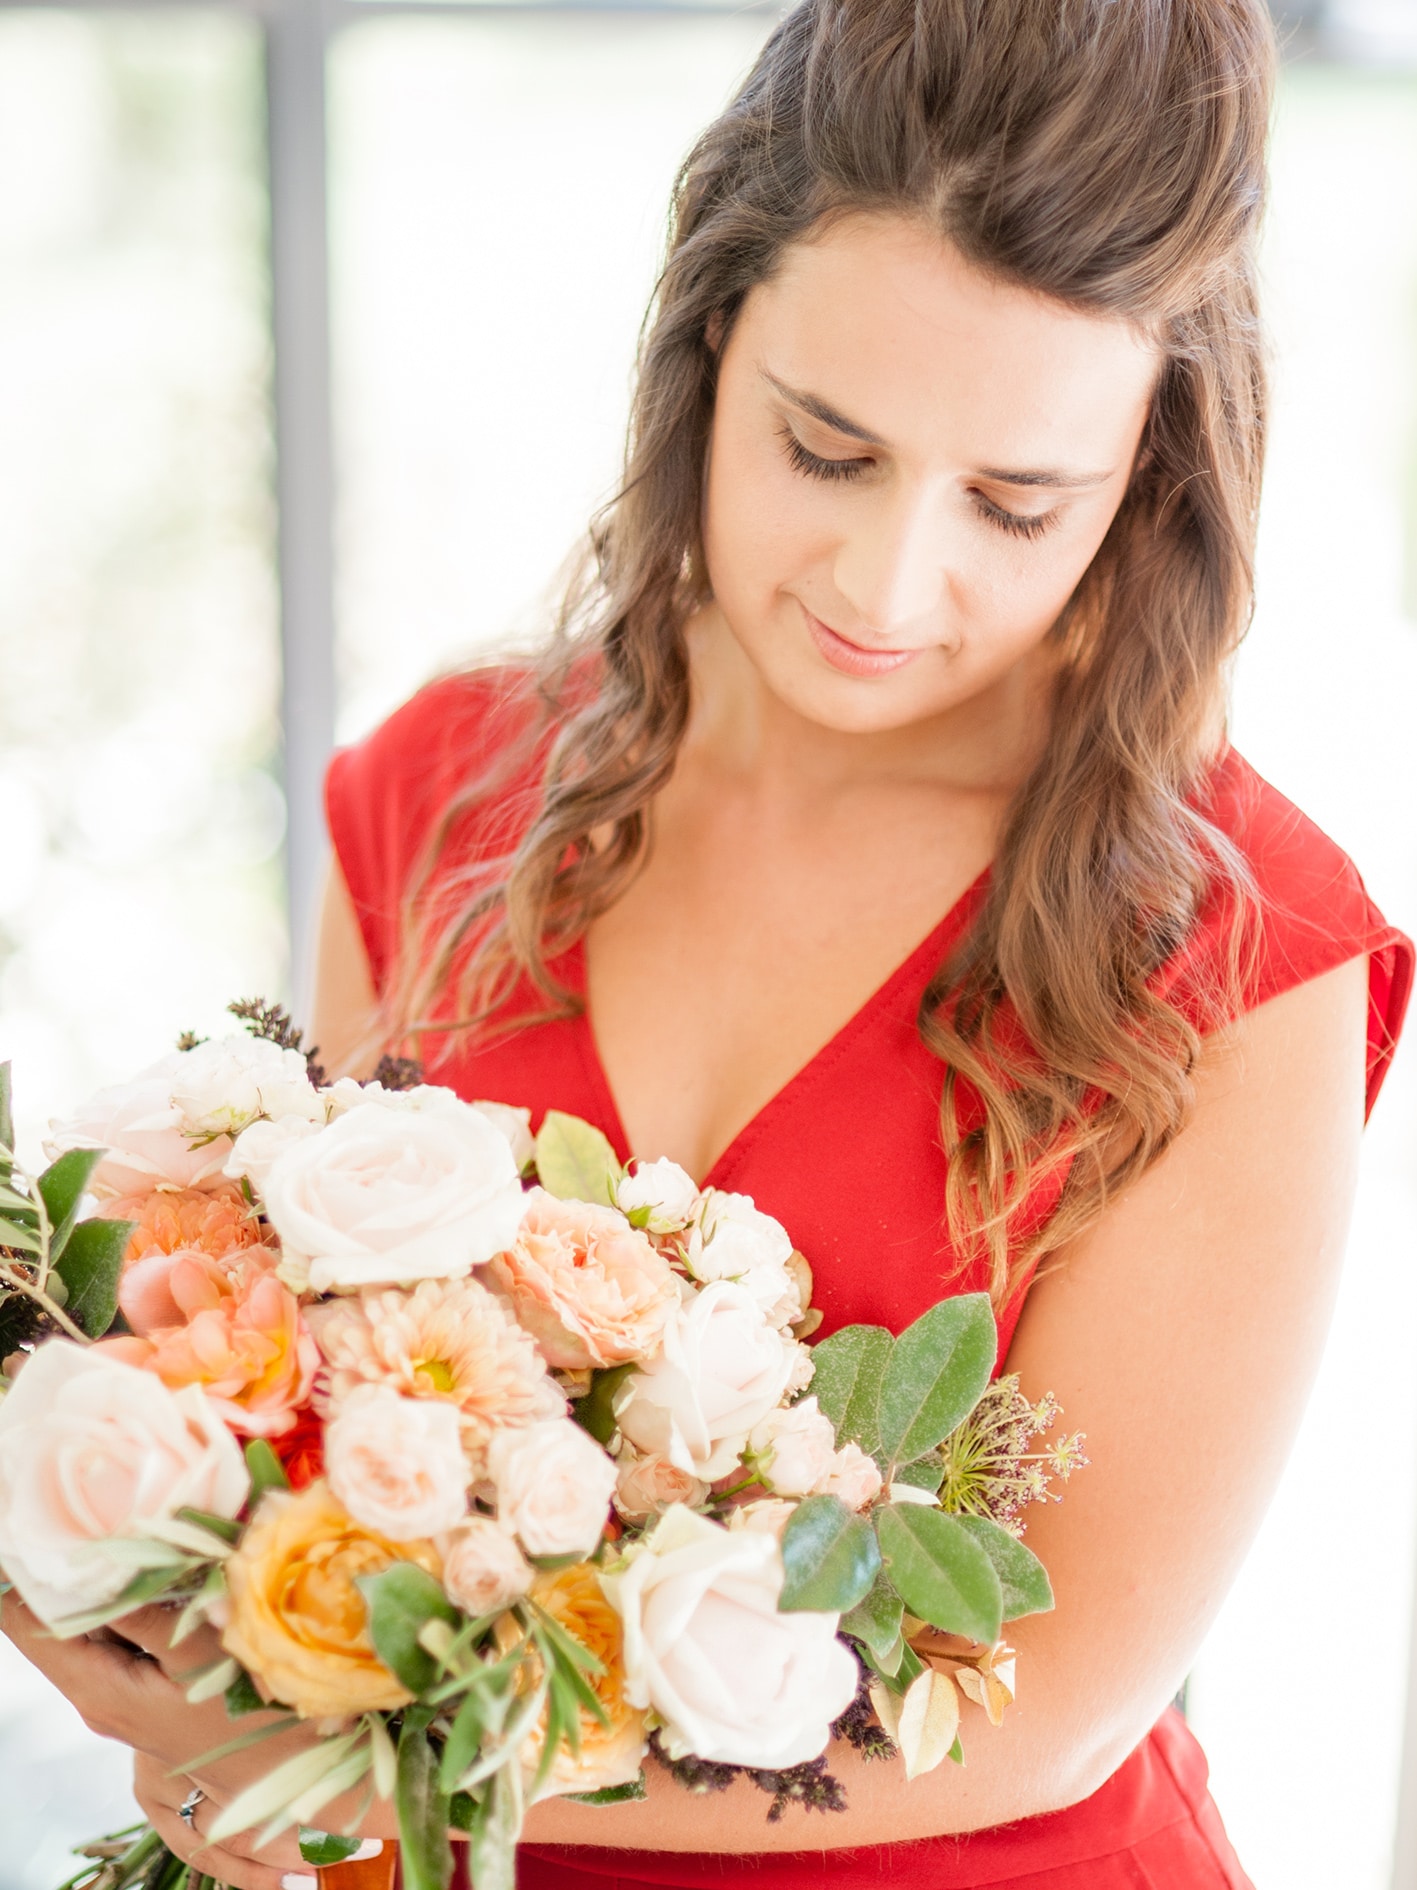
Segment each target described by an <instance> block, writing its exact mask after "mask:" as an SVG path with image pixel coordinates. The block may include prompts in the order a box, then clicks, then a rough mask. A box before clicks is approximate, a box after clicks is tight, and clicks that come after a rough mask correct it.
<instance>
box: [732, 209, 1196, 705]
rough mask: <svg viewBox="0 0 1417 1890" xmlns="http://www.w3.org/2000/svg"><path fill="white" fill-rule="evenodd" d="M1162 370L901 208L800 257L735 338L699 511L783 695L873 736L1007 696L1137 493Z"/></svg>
mask: <svg viewBox="0 0 1417 1890" xmlns="http://www.w3.org/2000/svg"><path fill="white" fill-rule="evenodd" d="M1158 365H1159V356H1158V354H1157V352H1156V350H1155V349H1154V348H1153V347H1152V346H1151V345H1150V344H1149V343H1147V342H1146V341H1145V340H1144V339H1143V338H1142V337H1141V336H1140V335H1139V334H1138V333H1137V331H1136V330H1135V329H1134V328H1132V327H1131V326H1130V325H1129V324H1127V323H1124V322H1122V321H1118V320H1113V319H1110V318H1107V317H1103V316H1098V315H1091V314H1081V313H1079V312H1077V311H1076V310H1073V309H1070V308H1067V307H1065V306H1064V305H1063V304H1061V303H1058V302H1052V301H1047V300H1044V299H1043V298H1042V297H1040V296H1037V295H1034V294H1031V293H1030V292H1028V291H1026V290H1023V289H1019V288H1014V287H1010V286H1007V285H1004V284H1000V283H998V282H995V281H993V280H992V279H991V278H989V277H988V276H985V275H984V274H982V273H981V272H980V271H978V270H977V269H975V268H974V267H972V266H971V265H970V264H969V263H967V262H966V261H964V259H963V258H962V257H961V256H960V255H959V253H958V252H957V251H956V250H955V249H954V248H953V247H952V246H951V245H949V244H948V243H946V242H944V241H942V240H941V238H939V237H938V236H936V235H933V234H932V233H930V232H929V231H927V230H924V229H922V228H921V227H919V226H918V225H916V224H913V223H911V222H908V221H907V220H905V219H904V218H900V217H892V216H870V217H867V216H855V217H851V218H848V219H843V220H841V221H839V222H836V223H835V224H833V225H831V226H830V227H829V228H828V229H827V230H826V231H825V232H824V233H823V234H821V235H819V236H817V237H815V238H813V239H812V240H811V241H809V242H804V243H800V244H798V245H796V246H795V247H794V248H793V249H792V250H790V251H789V252H788V254H787V256H786V257H785V258H784V260H783V263H782V266H781V268H780V269H779V270H778V272H777V274H776V275H774V276H773V278H772V279H771V280H770V281H768V282H766V283H763V284H761V285H760V286H759V287H757V288H756V289H754V290H753V292H752V293H751V294H750V295H749V296H748V298H747V300H746V301H745V303H744V305H743V308H742V310H741V312H740V314H739V318H738V320H737V322H736V323H735V325H734V327H733V329H732V332H731V333H730V335H729V337H728V340H727V342H726V344H725V346H724V348H723V352H722V359H721V361H720V369H719V382H718V396H717V403H716V407H715V413H714V422H713V432H712V447H711V452H710V458H709V473H708V484H707V492H706V498H705V514H704V544H705V552H706V556H707V562H708V575H709V581H710V584H711V586H712V589H713V595H714V600H715V603H716V604H717V606H718V609H719V611H720V612H721V613H722V616H723V618H724V620H725V621H726V623H727V625H728V628H729V630H730V631H731V632H732V635H733V636H734V638H735V639H736V640H737V642H738V644H739V645H740V646H741V648H742V650H743V651H744V653H745V654H746V655H747V657H748V659H749V661H750V662H751V663H752V665H753V666H754V668H755V669H756V671H757V673H758V675H759V677H760V678H761V680H762V681H763V683H765V684H766V686H767V688H768V689H769V690H770V691H771V692H772V694H773V695H775V696H776V697H777V698H779V700H780V701H781V702H783V703H784V704H786V705H787V706H788V707H790V708H791V709H793V710H795V711H796V712H797V713H798V714H800V715H802V716H804V717H806V718H807V719H808V720H810V721H812V722H814V723H817V724H820V725H822V726H824V727H827V728H832V729H837V730H842V731H855V732H865V731H884V730H888V729H891V728H898V727H904V726H905V725H907V724H910V723H914V722H919V721H921V720H924V719H926V718H928V717H931V716H936V715H941V714H944V713H947V712H949V711H950V710H953V709H957V708H959V707H961V706H962V705H964V704H967V703H970V702H981V703H982V701H983V700H984V699H986V698H988V697H989V696H990V695H991V694H998V692H1000V691H1001V690H1007V689H1008V687H1009V685H1010V683H1011V682H1012V681H1014V680H1017V679H1018V678H1019V677H1020V675H1022V674H1024V673H1026V672H1027V671H1028V669H1029V667H1030V659H1033V658H1036V657H1037V655H1038V654H1039V653H1040V652H1041V650H1042V648H1043V645H1044V643H1045V639H1046V638H1047V636H1048V632H1049V630H1050V628H1051V627H1052V625H1053V624H1054V622H1055V621H1056V620H1057V617H1058V615H1059V613H1060V611H1061V610H1062V608H1063V606H1064V605H1065V604H1066V602H1067V600H1068V598H1069V596H1070V595H1071V593H1072V591H1073V589H1074V587H1075V586H1076V584H1077V582H1078V579H1079V578H1080V577H1081V576H1082V574H1083V572H1084V571H1085V570H1086V569H1087V566H1088V564H1089V563H1090V562H1091V560H1092V557H1093V555H1094V553H1095V552H1096V550H1097V548H1098V546H1099V545H1100V544H1101V542H1102V540H1103V538H1104V536H1105V535H1106V532H1107V528H1108V526H1109V525H1110V524H1111V521H1112V518H1113V515H1114V514H1115V512H1116V510H1117V508H1118V506H1119V505H1120V503H1121V500H1122V497H1123V494H1124V493H1125V491H1126V487H1127V482H1128V479H1129V478H1130V475H1131V472H1132V467H1133V462H1134V460H1135V458H1136V454H1137V449H1138V445H1139V443H1140V439H1141V434H1142V429H1143V427H1144V425H1145V422H1146V416H1147V410H1148V405H1149V401H1150V397H1151V391H1152V387H1153V385H1154V382H1155V378H1156V374H1157V369H1158Z"/></svg>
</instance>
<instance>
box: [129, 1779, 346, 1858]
mask: <svg viewBox="0 0 1417 1890" xmlns="http://www.w3.org/2000/svg"><path fill="white" fill-rule="evenodd" d="M176 1786H180V1787H181V1794H182V1795H181V1797H175V1796H174V1787H176ZM189 1789H190V1782H189V1781H188V1780H186V1779H175V1780H174V1779H172V1778H170V1777H169V1776H168V1774H167V1773H166V1772H165V1771H163V1769H162V1768H161V1767H160V1766H158V1765H156V1764H155V1763H154V1762H153V1761H152V1760H150V1759H144V1758H143V1757H141V1756H140V1757H139V1758H138V1761H137V1763H136V1764H135V1766H134V1768H133V1795H134V1797H135V1798H136V1799H137V1801H138V1805H139V1808H140V1809H141V1810H142V1812H143V1814H144V1816H145V1817H146V1818H147V1820H148V1823H149V1824H150V1825H151V1826H152V1828H153V1829H154V1831H156V1832H157V1834H158V1836H159V1837H160V1838H161V1839H162V1841H163V1843H164V1844H165V1845H166V1846H167V1848H168V1850H170V1851H171V1852H172V1854H173V1856H174V1857H179V1858H181V1860H182V1861H183V1863H185V1864H192V1865H194V1866H195V1867H196V1869H197V1870H199V1871H201V1872H203V1873H204V1874H205V1875H206V1876H208V1877H214V1878H215V1879H216V1881H217V1882H218V1883H220V1884H228V1885H230V1886H231V1890H318V1886H319V1879H318V1877H317V1876H316V1874H315V1872H314V1871H313V1870H311V1869H310V1868H309V1866H308V1865H306V1864H304V1863H302V1862H300V1861H299V1857H300V1853H299V1848H298V1846H295V1847H291V1848H294V1853H295V1858H296V1862H295V1864H294V1865H293V1866H292V1865H291V1863H290V1862H289V1861H288V1858H289V1849H288V1848H287V1847H285V1846H281V1847H279V1848H278V1847H277V1846H276V1845H271V1846H270V1847H269V1849H268V1851H266V1852H265V1853H263V1854H262V1856H261V1857H260V1858H255V1857H252V1856H250V1855H249V1854H248V1853H246V1852H243V1851H240V1850H233V1849H232V1848H231V1846H230V1844H226V1845H221V1844H212V1843H211V1842H210V1841H209V1840H208V1839H207V1838H206V1837H205V1835H204V1833H205V1831H206V1830H208V1829H210V1827H211V1826H212V1825H213V1824H214V1823H215V1821H216V1819H217V1818H218V1817H219V1816H220V1815H221V1814H220V1809H219V1807H218V1806H217V1805H216V1804H215V1802H214V1801H213V1800H211V1799H209V1798H207V1799H203V1800H202V1801H201V1802H200V1803H199V1804H198V1805H196V1806H195V1807H194V1809H193V1811H192V1814H191V1821H190V1823H189V1822H188V1820H187V1819H185V1818H183V1816H182V1815H181V1812H180V1810H179V1809H178V1807H179V1806H180V1804H181V1803H182V1799H183V1798H185V1797H186V1795H187V1792H188V1790H189ZM240 1841H241V1840H237V1839H233V1840H231V1842H232V1843H237V1842H240Z"/></svg>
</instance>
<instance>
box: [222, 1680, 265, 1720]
mask: <svg viewBox="0 0 1417 1890" xmlns="http://www.w3.org/2000/svg"><path fill="white" fill-rule="evenodd" d="M225 1698H226V1716H227V1718H228V1719H240V1718H241V1717H242V1715H243V1714H246V1713H260V1712H262V1711H264V1710H265V1706H266V1702H265V1701H264V1700H263V1699H262V1698H261V1696H260V1694H259V1693H258V1692H257V1691H256V1683H255V1681H254V1680H253V1679H252V1678H251V1676H250V1674H249V1673H247V1671H246V1669H245V1668H244V1667H243V1668H242V1669H241V1671H240V1672H239V1673H238V1674H237V1676H236V1678H235V1679H234V1680H233V1681H232V1683H231V1685H230V1686H229V1687H228V1688H227V1689H226V1695H225Z"/></svg>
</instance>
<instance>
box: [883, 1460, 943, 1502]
mask: <svg viewBox="0 0 1417 1890" xmlns="http://www.w3.org/2000/svg"><path fill="white" fill-rule="evenodd" d="M944 1474H945V1466H944V1464H943V1463H942V1462H941V1461H940V1454H939V1452H938V1451H935V1450H932V1451H928V1452H927V1453H926V1455H925V1456H923V1457H917V1458H916V1459H915V1462H914V1463H901V1464H897V1465H896V1467H895V1472H894V1474H893V1475H892V1477H891V1482H892V1483H908V1484H910V1485H911V1487H912V1488H914V1489H917V1490H929V1491H931V1492H932V1493H933V1492H934V1491H936V1490H938V1489H939V1487H940V1484H941V1481H942V1480H943V1478H944Z"/></svg>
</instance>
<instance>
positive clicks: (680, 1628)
mask: <svg viewBox="0 0 1417 1890" xmlns="http://www.w3.org/2000/svg"><path fill="white" fill-rule="evenodd" d="M782 1581H783V1570H782V1555H781V1552H780V1550H779V1548H778V1544H777V1539H776V1537H775V1536H774V1535H773V1534H772V1533H771V1531H769V1530H764V1529H759V1528H751V1527H749V1528H740V1529H732V1530H730V1529H725V1528H723V1527H722V1526H721V1525H720V1524H718V1523H714V1522H710V1521H709V1520H708V1519H707V1518H706V1517H703V1516H696V1515H695V1514H694V1513H693V1511H692V1510H688V1509H684V1508H682V1507H675V1508H674V1509H670V1510H666V1511H665V1513H664V1515H663V1516H662V1517H661V1518H660V1520H659V1522H658V1523H657V1524H656V1525H655V1528H654V1530H653V1532H652V1533H651V1534H650V1535H649V1536H647V1537H646V1538H645V1540H644V1541H643V1542H642V1543H639V1544H637V1545H636V1546H635V1547H634V1548H633V1549H631V1550H630V1551H629V1553H628V1554H627V1555H626V1556H625V1558H624V1560H623V1561H622V1562H621V1563H620V1564H619V1565H618V1566H616V1567H613V1568H611V1569H610V1570H607V1571H606V1573H605V1574H603V1575H602V1576H601V1585H602V1586H603V1587H604V1589H605V1592H606V1594H607V1596H608V1597H609V1599H610V1603H611V1605H612V1606H613V1607H614V1608H615V1609H616V1611H617V1612H618V1613H619V1615H620V1618H621V1621H622V1623H623V1626H624V1631H625V1675H626V1680H625V1691H626V1696H627V1698H628V1699H629V1700H630V1702H631V1703H632V1704H633V1705H635V1706H639V1707H652V1708H653V1709H654V1711H655V1712H656V1713H657V1714H658V1715H659V1717H660V1719H661V1721H662V1722H663V1733H662V1737H663V1740H664V1743H665V1746H666V1748H667V1749H668V1752H669V1755H670V1757H671V1758H674V1759H681V1758H684V1757H686V1756H687V1755H688V1754H690V1753H695V1754H697V1755H698V1757H700V1758H703V1759H711V1760H714V1761H716V1762H718V1763H720V1764H725V1765H746V1766H751V1767H753V1768H754V1769H764V1770H771V1771H779V1770H781V1769H782V1768H784V1767H786V1766H790V1765H801V1764H803V1763H804V1762H805V1761H806V1760H808V1759H815V1758H816V1757H817V1755H818V1754H819V1753H821V1752H824V1751H825V1750H826V1747H827V1742H828V1740H829V1739H830V1737H831V1728H832V1721H833V1720H835V1719H837V1718H839V1717H840V1715H841V1714H842V1713H844V1712H845V1711H846V1708H847V1707H848V1706H849V1705H850V1704H851V1702H852V1700H853V1699H854V1698H855V1697H856V1682H857V1668H856V1662H855V1659H854V1658H853V1656H852V1655H851V1654H850V1653H848V1652H847V1650H846V1648H845V1647H843V1646H842V1644H841V1642H840V1641H839V1640H838V1639H837V1638H836V1629H837V1621H838V1616H836V1615H835V1614H816V1613H796V1612H794V1613H791V1614H782V1613H779V1611H778V1605H777V1604H778V1597H779V1596H780V1595H781V1593H782Z"/></svg>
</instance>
